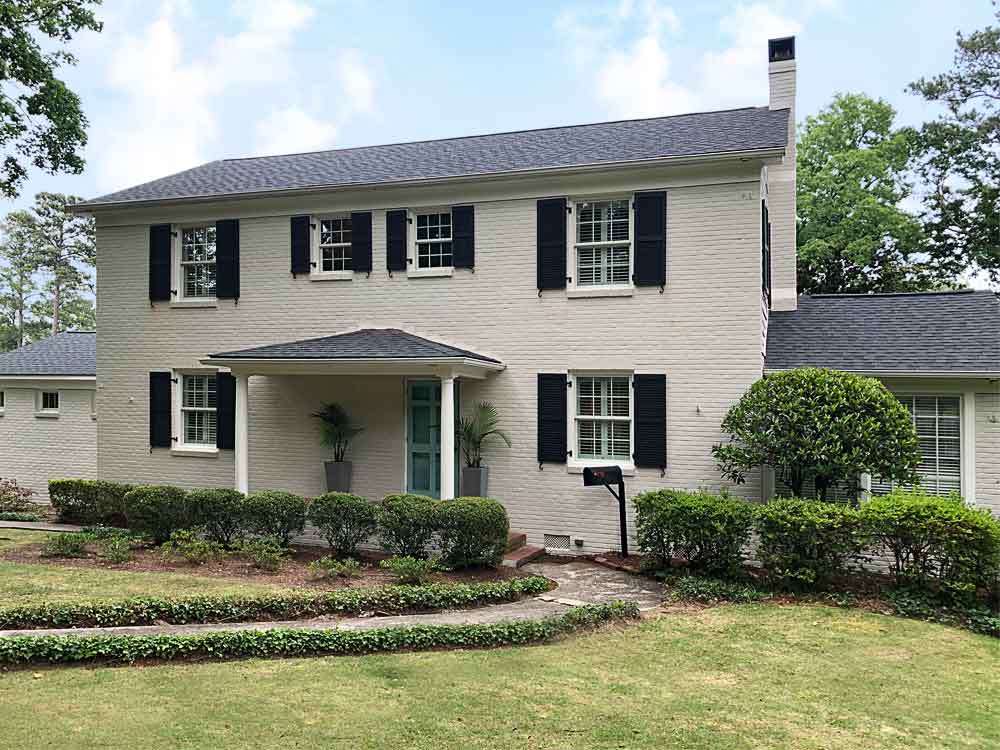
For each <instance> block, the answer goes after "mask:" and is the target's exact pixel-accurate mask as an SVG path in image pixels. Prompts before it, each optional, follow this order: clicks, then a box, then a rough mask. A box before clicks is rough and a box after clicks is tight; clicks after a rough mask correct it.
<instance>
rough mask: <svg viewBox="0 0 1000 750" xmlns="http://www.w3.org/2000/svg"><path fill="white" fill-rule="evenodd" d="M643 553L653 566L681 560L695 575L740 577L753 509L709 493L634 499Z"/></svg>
mask: <svg viewBox="0 0 1000 750" xmlns="http://www.w3.org/2000/svg"><path fill="white" fill-rule="evenodd" d="M634 502H635V507H636V511H637V515H636V530H637V532H638V541H639V549H640V550H641V551H642V552H643V553H644V554H646V555H649V556H650V557H651V559H652V561H653V563H654V564H655V565H659V566H664V567H668V566H669V565H670V561H671V560H679V561H681V562H682V563H683V564H685V565H687V566H688V567H690V568H692V569H694V570H700V571H705V572H709V573H718V574H732V573H734V572H736V571H737V570H738V569H739V567H740V564H741V562H742V552H741V550H742V548H743V547H744V545H746V544H747V542H748V541H749V539H750V532H751V530H752V528H753V507H752V506H751V505H750V504H749V503H747V502H745V501H743V500H739V499H737V498H730V497H722V496H719V495H711V494H709V493H707V492H685V491H683V490H657V491H653V492H645V493H643V494H641V495H638V496H636V498H635V500H634Z"/></svg>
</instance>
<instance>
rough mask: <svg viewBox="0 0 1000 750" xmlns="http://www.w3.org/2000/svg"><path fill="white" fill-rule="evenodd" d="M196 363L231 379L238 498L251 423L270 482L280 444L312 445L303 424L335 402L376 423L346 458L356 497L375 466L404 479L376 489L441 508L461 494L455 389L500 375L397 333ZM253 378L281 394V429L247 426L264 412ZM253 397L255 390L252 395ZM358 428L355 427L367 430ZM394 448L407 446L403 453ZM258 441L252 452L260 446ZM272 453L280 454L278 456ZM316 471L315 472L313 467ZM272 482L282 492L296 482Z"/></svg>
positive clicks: (275, 424)
mask: <svg viewBox="0 0 1000 750" xmlns="http://www.w3.org/2000/svg"><path fill="white" fill-rule="evenodd" d="M202 363H203V364H205V365H207V366H211V367H214V368H217V369H228V370H229V371H230V372H231V374H232V376H233V378H234V380H235V392H236V398H235V415H234V416H235V420H234V421H235V441H234V473H235V476H234V486H235V487H236V489H238V490H240V491H241V492H249V491H250V489H251V475H253V476H257V475H258V474H259V472H257V471H255V469H254V467H253V466H252V465H251V460H253V459H252V456H251V450H250V448H251V437H252V436H253V435H254V430H255V424H254V421H258V420H259V421H260V422H261V427H262V428H263V429H264V430H266V440H267V443H266V448H265V449H264V452H265V453H266V455H260V454H259V453H258V454H255V455H258V456H259V458H260V459H262V460H265V461H266V462H267V466H268V467H269V471H268V472H267V473H268V474H273V473H275V469H274V467H282V466H283V464H282V462H281V460H280V453H281V450H282V447H283V445H284V444H285V440H284V439H283V438H284V437H285V436H287V438H288V441H289V442H293V441H294V440H296V439H298V440H301V436H302V433H308V434H309V435H310V437H311V436H312V435H313V434H314V433H315V435H316V436H317V439H318V430H317V429H316V427H315V426H314V425H311V424H308V422H309V421H310V420H309V414H310V413H311V412H312V411H315V410H317V409H319V408H320V406H321V405H322V403H325V402H338V403H341V404H342V405H343V406H344V407H345V408H346V409H347V411H348V413H350V414H351V415H352V416H354V415H355V414H358V413H362V414H365V415H367V416H368V418H369V419H372V418H373V415H377V419H376V421H377V422H378V423H379V424H378V429H377V430H375V433H376V434H373V435H365V433H362V436H363V437H362V440H361V442H362V443H364V444H365V445H366V449H365V450H363V451H358V452H352V453H351V454H349V457H350V458H353V460H354V463H355V476H356V477H357V478H358V479H361V480H362V481H361V487H359V489H360V490H361V491H362V492H363V491H364V487H365V481H364V476H365V473H366V471H369V470H375V469H374V467H378V469H377V470H378V471H380V472H382V473H383V474H384V473H386V471H388V472H389V473H390V474H393V475H398V476H399V477H400V478H401V481H400V483H399V485H396V484H394V483H389V484H388V485H385V484H384V482H377V483H376V484H377V485H378V486H380V487H381V486H390V487H398V488H399V489H407V490H410V489H414V490H416V491H420V492H423V493H426V494H433V495H437V496H439V497H441V498H443V499H448V498H452V497H454V496H455V494H456V490H457V484H456V454H457V445H456V434H455V421H456V416H457V414H458V398H457V397H458V391H459V384H460V383H461V382H462V381H469V380H483V379H485V378H486V377H488V376H489V375H491V374H492V373H495V372H498V371H500V370H503V369H504V365H503V363H502V362H500V361H499V360H497V359H493V358H491V357H487V356H485V355H481V354H477V353H475V352H472V351H468V350H465V349H460V348H457V347H454V346H450V345H448V344H442V343H439V342H436V341H431V340H429V339H426V338H423V337H421V336H417V335H415V334H412V333H408V332H406V331H402V330H399V329H362V330H356V331H350V332H347V333H341V334H337V335H333V336H326V337H323V338H316V339H307V340H300V341H292V342H288V343H281V344H273V345H268V346H262V347H254V348H251V349H242V350H236V351H229V352H222V353H218V354H213V355H211V356H209V357H206V358H205V359H203V360H202ZM251 379H254V380H255V381H256V380H257V379H261V380H264V379H267V381H268V382H269V383H270V384H272V385H273V387H272V388H271V389H270V392H271V393H274V394H277V395H275V396H274V397H273V398H274V400H275V402H283V403H285V404H292V405H293V406H292V409H293V413H291V414H289V415H288V417H287V418H286V419H285V420H284V421H283V422H282V421H276V420H275V419H274V418H272V415H268V418H267V419H266V425H264V424H263V423H264V422H265V420H264V419H262V418H260V417H253V419H252V415H259V414H261V410H262V409H265V408H266V405H261V404H258V403H254V404H253V405H252V407H251V401H250V399H251V392H252V390H251ZM345 385H349V387H344V386H345ZM397 388H398V390H397ZM258 390H259V389H258V388H257V387H256V386H255V387H254V389H253V391H254V392H258ZM362 402H363V403H362ZM362 406H363V408H361V407H362ZM364 421H365V420H364V419H362V420H361V421H360V422H359V423H358V426H360V427H362V428H363V429H366V430H367V429H368V427H369V426H368V425H366V424H365V423H364ZM435 422H436V424H435ZM388 436H391V439H389V437H388ZM400 440H401V441H402V442H403V444H404V446H405V448H404V450H403V451H402V453H400V451H399V449H398V445H399V441H400ZM262 441H263V438H262V439H261V441H260V442H262ZM254 442H255V445H257V444H258V442H259V441H257V440H256V439H255V441H254ZM255 450H257V449H256V448H255ZM276 452H277V453H278V454H279V455H277V456H275V455H274V454H275V453H276ZM292 465H294V462H292ZM393 466H395V467H397V468H396V469H393V468H392V467H393ZM281 470H282V469H281V468H279V469H277V471H281ZM295 470H298V471H301V470H302V469H301V467H300V468H298V469H295ZM316 471H317V472H318V471H321V469H320V468H319V467H318V466H317V468H316ZM397 471H398V474H397ZM269 479H270V481H271V482H275V483H277V484H284V483H287V482H288V480H289V479H292V478H290V477H277V476H275V477H269ZM281 480H284V481H281ZM255 484H257V482H255ZM400 485H402V486H400Z"/></svg>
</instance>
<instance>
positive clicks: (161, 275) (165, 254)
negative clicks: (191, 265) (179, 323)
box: [149, 224, 173, 302]
mask: <svg viewBox="0 0 1000 750" xmlns="http://www.w3.org/2000/svg"><path fill="white" fill-rule="evenodd" d="M172 238H173V235H172V234H171V231H170V225H169V224H155V225H153V226H151V227H150V228H149V301H150V302H169V301H170V245H171V241H172Z"/></svg>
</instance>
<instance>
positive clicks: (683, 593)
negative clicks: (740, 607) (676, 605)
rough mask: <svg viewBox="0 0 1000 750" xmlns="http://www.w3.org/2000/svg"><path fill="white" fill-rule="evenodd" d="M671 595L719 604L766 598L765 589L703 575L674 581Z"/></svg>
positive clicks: (677, 598) (686, 599) (672, 596)
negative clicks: (703, 576)
mask: <svg viewBox="0 0 1000 750" xmlns="http://www.w3.org/2000/svg"><path fill="white" fill-rule="evenodd" d="M670 596H671V598H673V599H675V600H682V601H692V602H703V603H705V604H718V603H719V602H736V603H740V604H746V603H748V602H757V601H760V600H761V599H766V598H767V596H768V594H767V592H765V591H761V590H760V589H758V588H756V587H754V586H752V585H750V584H747V583H737V582H734V581H723V580H719V579H718V578H702V577H701V576H683V577H681V578H678V579H677V580H675V581H674V582H673V585H672V587H671V589H670Z"/></svg>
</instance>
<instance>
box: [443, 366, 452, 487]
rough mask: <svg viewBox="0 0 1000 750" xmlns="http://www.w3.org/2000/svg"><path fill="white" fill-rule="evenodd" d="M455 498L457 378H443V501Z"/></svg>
mask: <svg viewBox="0 0 1000 750" xmlns="http://www.w3.org/2000/svg"><path fill="white" fill-rule="evenodd" d="M453 497H455V378H454V376H451V375H449V376H447V377H442V378H441V499H442V500H451V499H452V498H453Z"/></svg>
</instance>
